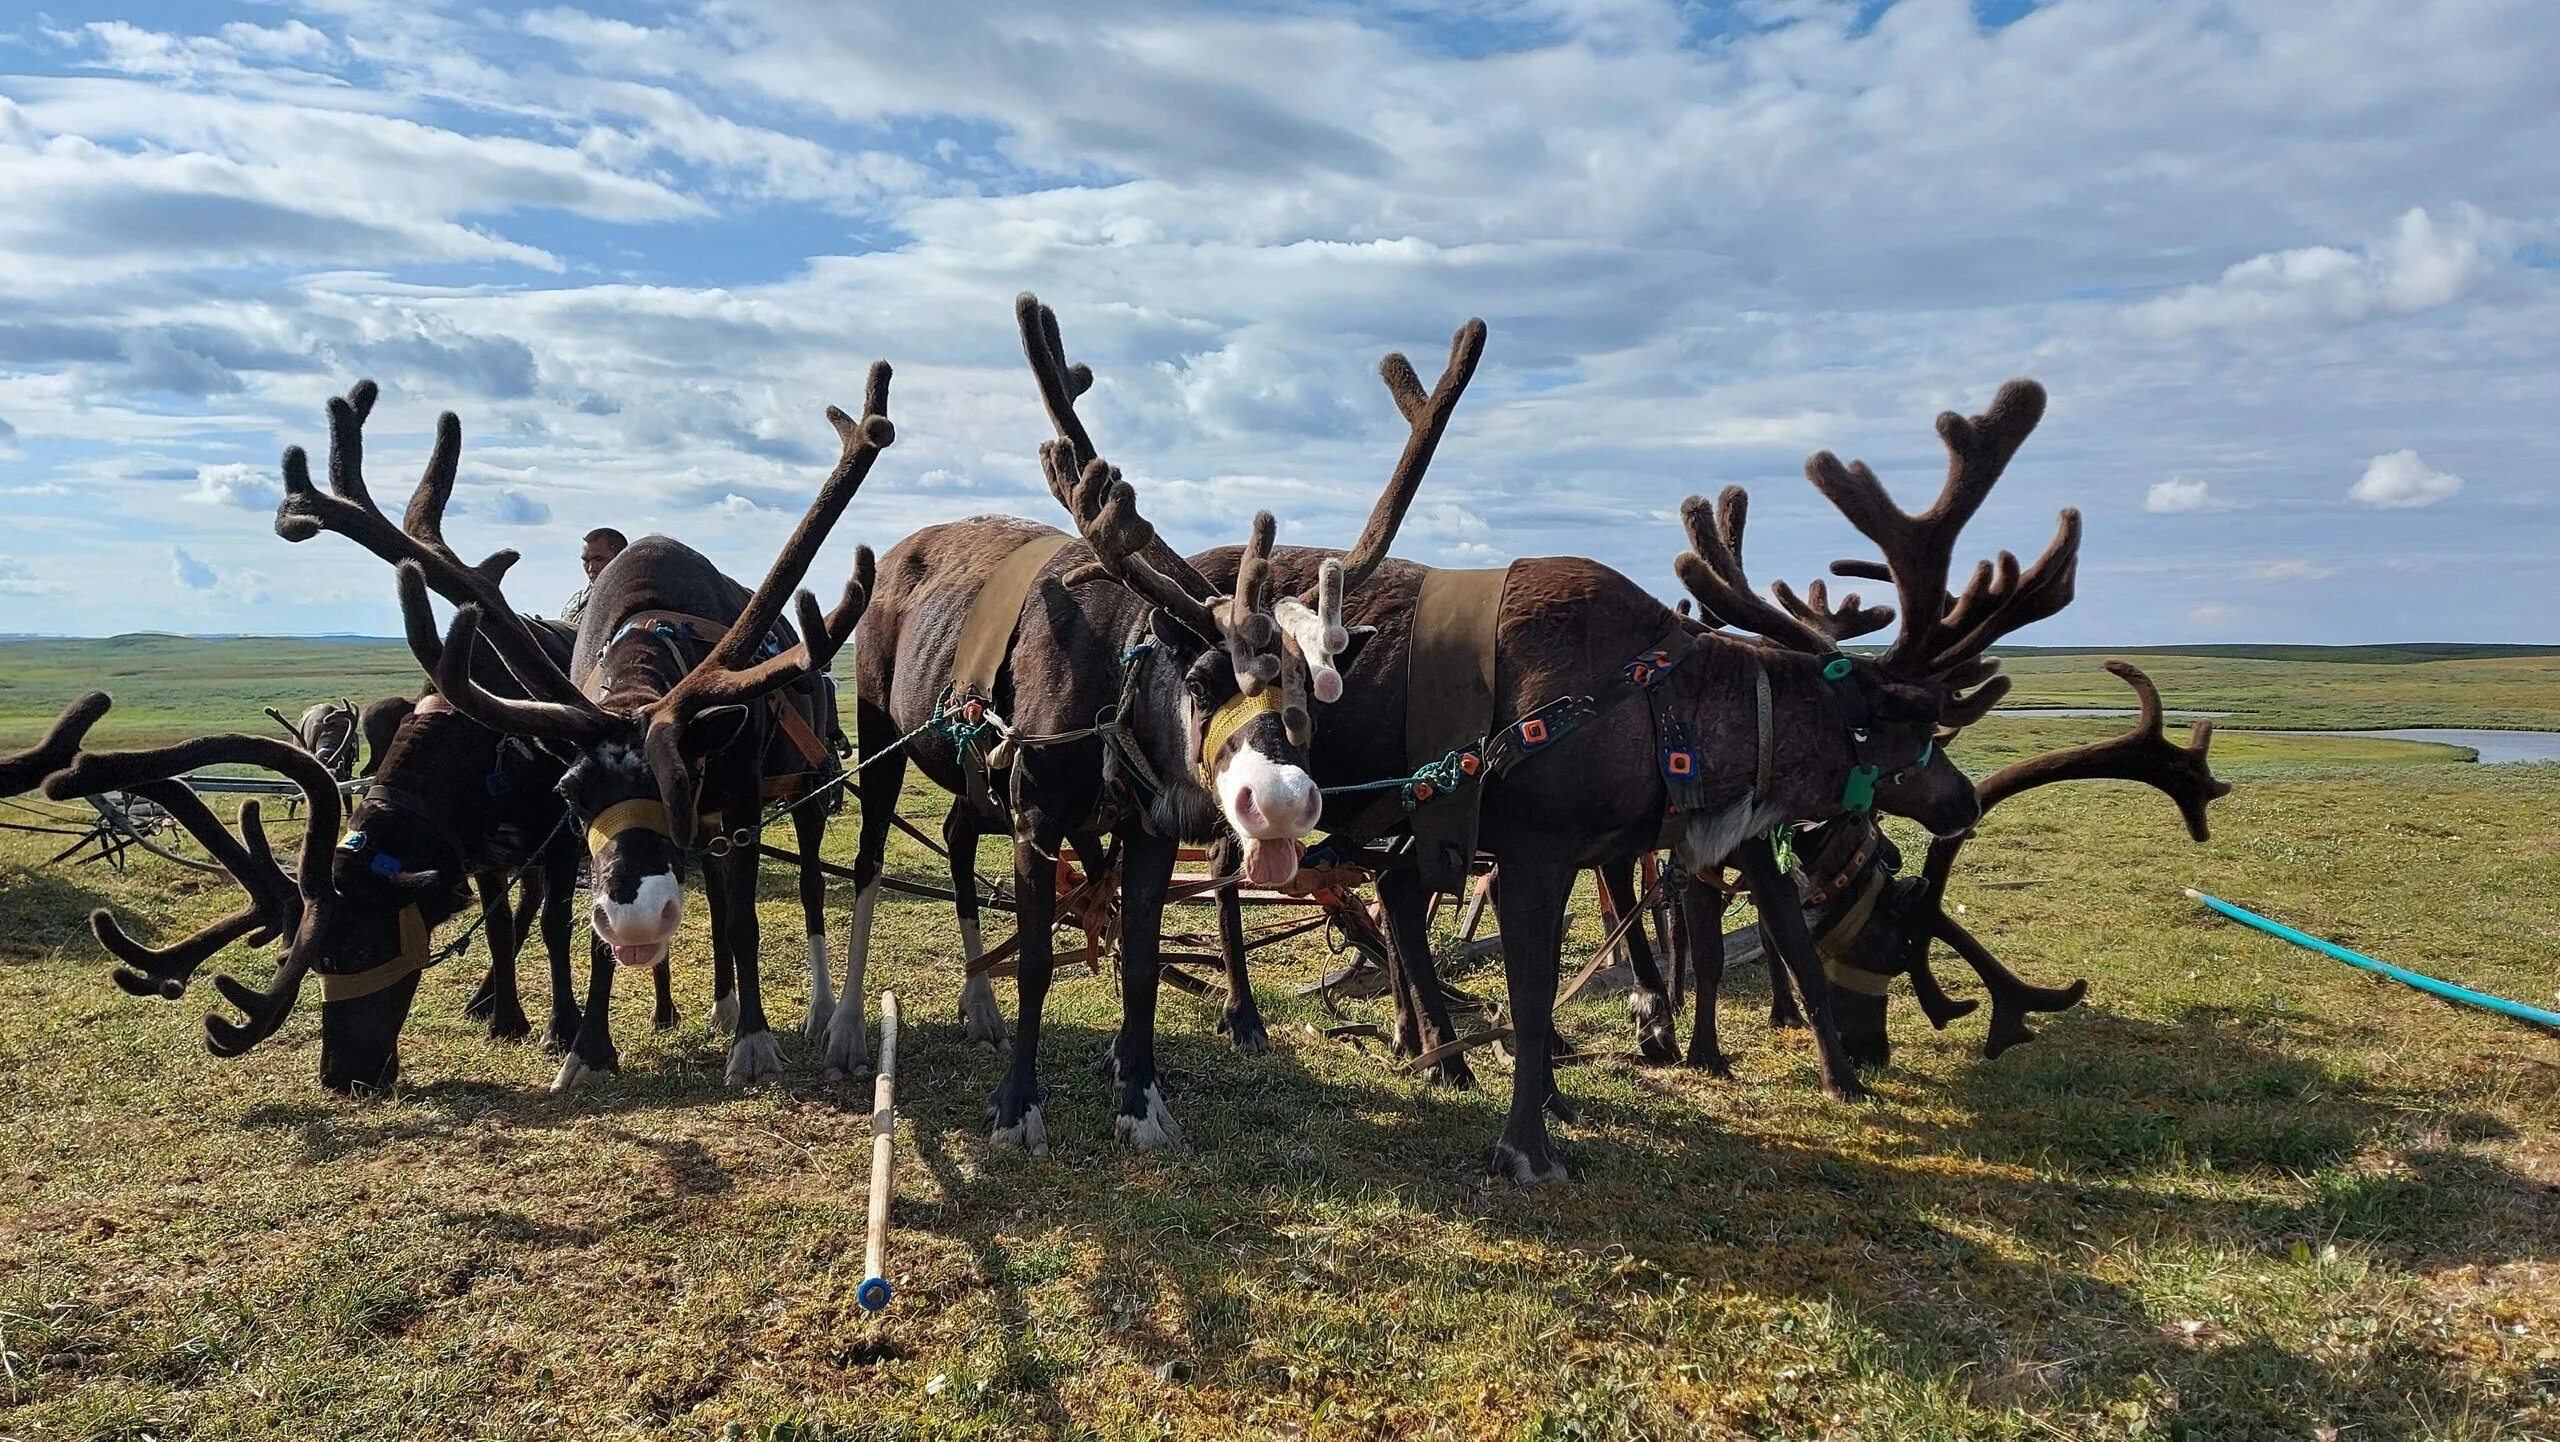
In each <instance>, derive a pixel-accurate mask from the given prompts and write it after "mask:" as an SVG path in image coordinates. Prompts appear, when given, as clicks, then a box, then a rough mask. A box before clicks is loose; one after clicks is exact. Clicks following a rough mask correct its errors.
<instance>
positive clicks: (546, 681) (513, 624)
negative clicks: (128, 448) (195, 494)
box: [276, 380, 590, 708]
mask: <svg viewBox="0 0 2560 1442" xmlns="http://www.w3.org/2000/svg"><path fill="white" fill-rule="evenodd" d="M379 394H380V389H379V387H377V386H375V385H374V383H373V382H372V381H370V380H362V381H358V382H356V384H355V385H354V387H353V388H352V389H350V390H349V391H348V392H347V393H346V395H344V396H332V397H330V398H329V489H328V490H327V491H326V492H323V491H321V490H319V489H318V488H317V487H315V486H313V485H312V484H311V461H310V458H309V456H307V455H306V454H305V453H304V452H303V449H302V447H300V446H289V447H287V448H286V449H285V453H284V500H283V501H281V502H280V503H278V504H277V506H276V534H277V535H279V536H282V537H284V538H285V539H286V540H288V541H295V542H301V541H307V540H310V539H311V538H312V537H314V536H317V535H319V534H320V533H321V532H323V531H334V532H336V533H338V534H339V535H342V536H345V537H346V538H347V539H349V540H351V541H353V542H355V543H356V544H357V545H359V546H362V547H364V548H365V549H366V550H367V551H370V552H372V553H373V554H374V555H376V556H378V557H380V558H381V559H383V560H385V561H388V562H390V563H391V564H392V565H394V566H398V565H401V564H403V563H412V564H415V565H416V566H417V567H418V568H419V570H420V572H421V574H423V575H424V577H425V578H426V581H427V584H428V585H429V586H431V587H433V588H434V589H435V591H436V593H437V594H438V595H441V596H443V597H444V598H445V599H446V600H447V601H450V602H452V603H453V604H455V605H457V606H463V605H477V606H480V607H482V608H483V609H484V611H486V612H488V613H489V614H490V616H491V618H492V619H491V622H490V624H489V625H488V626H487V628H486V634H487V637H488V640H489V643H490V646H491V648H492V649H493V650H495V651H496V652H497V654H498V655H499V657H500V658H501V659H502V660H504V661H505V662H506V665H507V669H508V670H510V671H511V672H513V673H514V674H515V677H516V680H517V681H518V683H519V684H521V685H522V686H524V688H525V689H526V692H527V693H528V694H529V695H531V696H533V697H535V698H536V699H538V700H544V701H550V702H553V703H555V704H559V705H564V706H569V707H573V708H574V707H578V706H581V705H588V704H590V703H588V702H587V700H586V697H585V696H584V695H583V694H581V693H580V692H579V690H578V688H577V687H576V686H574V685H572V684H571V683H570V681H569V678H568V676H567V675H566V674H565V673H564V672H562V671H561V669H560V667H559V664H558V663H557V662H555V661H553V660H552V659H551V657H550V655H549V653H547V652H545V651H544V650H543V648H542V643H541V641H540V639H539V638H538V637H536V636H535V635H534V633H533V630H532V628H531V627H530V626H529V625H527V624H526V623H525V621H524V619H523V618H522V617H520V616H517V615H516V614H515V612H514V611H513V610H512V609H511V608H510V607H509V606H508V605H507V600H506V594H505V592H504V590H503V588H502V586H501V583H502V582H503V581H504V580H505V578H506V574H507V570H508V568H509V567H512V566H513V565H515V563H516V560H517V556H516V553H515V552H514V551H512V550H499V551H495V552H492V553H491V554H490V555H489V556H488V558H487V559H485V560H483V561H481V562H480V563H479V564H478V565H471V564H468V563H466V562H465V561H464V560H463V559H462V558H461V557H460V556H459V555H457V554H455V552H454V550H453V547H452V546H450V545H448V544H447V543H446V541H445V538H444V509H445V505H446V503H447V502H448V501H450V500H452V499H453V483H454V478H455V475H456V474H457V472H458V471H459V470H460V467H461V464H462V420H461V418H460V417H459V416H456V415H455V414H454V413H453V412H451V411H446V412H444V413H443V414H442V415H440V416H438V417H437V418H436V440H435V447H434V449H433V450H432V451H430V452H429V453H428V456H427V466H426V470H425V471H424V472H423V473H421V475H420V476H419V478H418V485H417V489H416V490H415V491H414V492H412V493H411V495H410V497H409V505H408V509H407V511H406V512H404V513H403V515H402V517H401V522H400V524H399V525H397V526H395V525H393V524H392V523H391V520H390V518H389V517H387V516H385V515H384V514H383V513H382V508H381V507H380V506H379V505H377V504H375V502H374V499H373V492H372V490H371V488H370V487H369V486H368V485H367V483H366V481H365V476H364V423H365V421H366V419H367V418H368V417H370V416H371V415H372V414H373V405H374V401H375V399H376V398H377V397H378V395H379Z"/></svg>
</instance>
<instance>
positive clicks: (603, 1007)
mask: <svg viewBox="0 0 2560 1442" xmlns="http://www.w3.org/2000/svg"><path fill="white" fill-rule="evenodd" d="M613 970H614V967H613V948H611V947H609V946H606V945H605V944H604V941H603V939H602V938H600V937H598V936H596V935H595V934H594V933H593V932H592V931H590V932H589V933H588V934H587V1014H586V1016H584V1017H583V1018H581V1019H580V1020H579V1023H578V1036H577V1039H576V1040H575V1041H572V1042H571V1043H569V1054H568V1055H567V1056H565V1057H562V1058H561V1059H560V1074H559V1075H558V1076H556V1077H554V1078H552V1080H551V1089H552V1090H553V1091H555V1092H559V1091H567V1090H568V1089H570V1088H571V1087H574V1086H577V1085H578V1084H579V1083H581V1082H585V1081H588V1080H591V1079H593V1078H595V1077H600V1076H602V1075H604V1074H605V1073H606V1072H609V1071H620V1070H622V1054H621V1053H620V1052H618V1051H616V1050H614V1046H613V1020H612V1010H613Z"/></svg>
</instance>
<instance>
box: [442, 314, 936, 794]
mask: <svg viewBox="0 0 2560 1442" xmlns="http://www.w3.org/2000/svg"><path fill="white" fill-rule="evenodd" d="M889 377H890V371H889V363H888V362H887V361H876V362H874V363H873V364H872V367H871V373H870V376H869V378H868V380H867V382H866V383H865V385H864V388H863V397H864V398H863V413H862V417H861V419H859V420H856V419H855V418H853V417H851V416H848V415H846V414H845V413H844V412H843V411H842V410H839V409H837V408H836V407H834V406H829V407H827V420H828V422H829V423H830V424H832V425H833V426H834V427H835V430H836V436H837V439H838V441H839V442H840V443H841V446H842V450H841V451H840V453H839V454H838V456H837V458H836V464H835V467H834V469H833V470H831V471H829V472H828V474H827V477H826V479H825V480H824V481H822V482H820V484H819V486H818V493H817V495H816V496H815V497H814V498H813V499H812V500H811V501H810V503H809V508H808V510H807V511H805V512H804V513H803V514H802V515H801V517H800V523H799V525H798V526H796V527H794V528H793V530H792V533H791V536H790V539H789V540H787V541H785V542H784V543H783V547H782V550H781V552H780V554H778V555H777V556H775V558H774V561H773V565H772V567H771V568H770V569H769V570H767V571H766V573H765V577H764V580H763V582H762V583H761V584H760V585H758V586H757V587H756V589H755V591H754V593H753V594H752V595H750V596H749V597H748V598H747V604H746V606H745V608H744V609H742V610H741V611H740V612H739V613H738V618H737V619H736V620H734V621H732V622H731V623H730V624H729V628H728V630H727V631H726V632H725V633H723V634H722V636H721V638H720V640H719V642H718V643H717V644H716V645H714V646H713V647H712V649H711V652H710V654H709V655H707V656H705V657H704V658H703V659H702V660H701V661H700V662H698V663H696V664H695V666H694V667H693V669H692V670H691V671H689V672H687V673H686V674H685V676H684V677H683V679H681V680H679V681H678V682H677V683H676V684H675V685H674V686H673V687H671V688H669V690H668V691H667V692H666V693H665V694H664V695H662V696H660V697H658V698H657V699H656V700H655V701H654V702H652V703H651V704H650V708H649V713H648V714H649V718H650V724H651V725H653V726H655V725H659V724H667V725H673V726H676V727H681V726H682V725H684V723H686V722H687V721H689V720H691V719H692V718H693V717H695V716H697V715H699V714H700V713H702V712H703V711H705V710H707V709H709V708H711V707H713V706H725V705H741V704H744V703H746V702H748V701H752V700H754V699H756V698H758V697H760V696H763V695H764V694H765V693H767V692H769V691H774V690H777V689H779V688H781V687H784V686H787V685H790V684H791V683H792V682H794V681H797V680H799V679H800V678H801V677H802V676H805V675H807V674H808V673H810V672H812V671H816V670H821V669H823V668H824V667H825V666H826V665H827V663H828V662H829V661H831V660H833V659H834V657H835V654H836V652H837V651H838V650H840V649H841V648H842V647H843V645H844V643H845V641H846V640H847V639H848V638H849V637H851V636H852V634H853V628H854V624H855V623H856V622H857V621H859V620H861V618H862V612H863V610H864V609H865V607H866V606H867V605H868V604H869V601H870V589H871V585H872V581H873V579H874V562H873V559H872V556H871V553H870V551H869V550H868V549H867V548H863V549H858V550H857V552H856V554H855V559H854V574H853V577H852V579H850V580H849V581H848V582H847V583H846V585H845V589H844V594H843V597H842V598H841V599H840V600H839V601H838V602H837V604H836V606H835V608H834V609H833V610H832V611H829V612H826V613H824V614H821V613H820V612H819V610H818V602H817V598H816V597H814V596H811V595H810V594H808V593H807V592H805V591H804V592H801V593H800V594H799V596H798V600H797V605H798V613H799V617H800V631H801V635H800V639H799V641H798V643H797V644H795V645H793V646H791V647H789V648H787V649H786V650H784V651H783V652H781V653H780V654H779V655H776V656H772V657H769V658H767V659H765V660H764V661H761V662H752V663H751V661H752V658H753V657H754V655H755V653H756V651H757V649H758V648H759V647H761V646H762V645H763V644H764V639H765V637H766V635H767V634H769V633H770V632H771V631H772V630H773V626H774V622H775V621H777V620H779V619H780V618H781V615H782V608H783V606H784V604H785V602H786V598H789V597H791V595H792V593H793V588H795V587H797V586H798V585H799V584H800V579H801V577H803V576H805V575H806V574H808V570H809V565H810V563H811V562H812V561H814V560H815V559H816V558H817V554H818V550H819V548H820V547H821V546H823V545H824V544H825V543H826V538H827V534H828V532H829V531H831V530H833V529H834V527H835V523H836V521H837V519H838V518H839V517H841V516H842V515H843V514H844V510H845V507H846V506H848V505H850V504H852V501H853V498H854V495H855V493H856V492H858V491H860V490H861V489H862V483H863V481H864V479H865V478H866V477H868V476H869V475H870V473H871V466H872V463H873V462H874V461H876V460H878V459H879V457H880V452H882V451H883V450H886V449H887V448H888V447H889V445H890V443H891V442H893V441H895V440H896V439H897V428H896V427H895V426H893V425H891V424H890V422H889V416H888V408H889ZM408 569H409V566H408V563H406V562H404V563H403V567H402V570H403V580H402V582H401V587H400V602H401V611H402V616H403V620H404V622H405V626H406V631H407V634H408V637H409V645H410V650H411V651H412V652H413V653H415V654H416V655H417V656H418V658H419V660H420V662H421V663H423V664H432V665H433V666H434V668H435V678H436V689H437V690H438V691H440V692H442V693H443V694H444V697H445V699H446V700H447V701H450V702H451V703H452V704H453V708H454V709H455V710H457V711H460V712H461V713H462V714H464V715H465V716H468V717H470V718H471V719H472V720H474V721H477V722H479V723H480V724H482V725H484V726H487V727H489V728H490V729H492V730H496V731H504V732H509V733H512V734H516V735H527V736H546V737H551V738H554V739H558V740H563V741H567V742H570V743H571V744H585V743H587V742H589V741H592V740H594V739H596V738H597V737H599V736H601V735H603V734H605V733H606V731H607V730H608V728H610V727H611V726H612V725H613V724H614V723H613V719H612V718H611V717H610V716H608V715H607V714H606V713H605V711H604V709H603V708H602V707H601V706H599V705H597V704H596V702H595V701H594V700H592V699H590V698H589V697H588V696H587V695H586V694H585V693H584V692H582V691H580V690H578V689H577V687H576V686H575V685H573V684H571V683H570V681H569V679H568V677H567V675H566V674H565V673H563V672H562V671H560V669H559V668H558V666H557V665H556V664H555V663H553V662H552V661H551V659H550V657H549V656H548V654H546V653H543V652H542V651H541V648H540V646H539V644H538V643H535V644H532V650H533V651H534V652H535V655H536V657H537V658H538V659H539V661H540V663H541V665H542V667H543V668H545V669H546V670H547V671H548V674H549V676H550V677H552V678H557V684H556V686H553V685H544V686H540V687H537V686H533V685H531V684H528V687H527V689H528V690H532V691H535V692H536V694H535V695H533V696H531V697H530V698H527V699H518V698H515V697H510V696H500V695H497V694H495V693H494V692H491V691H490V690H488V689H487V688H486V687H484V686H482V685H480V684H479V683H478V682H477V681H476V680H474V679H473V677H472V674H471V654H472V651H471V643H472V642H473V641H474V640H477V639H478V638H479V637H480V636H482V635H483V634H487V633H488V629H489V628H494V630H495V634H496V635H500V636H503V635H506V634H508V633H509V632H511V631H520V632H523V633H524V634H525V635H526V637H527V638H528V641H530V637H531V631H530V628H529V627H528V626H527V624H526V623H525V621H524V620H523V618H521V617H519V616H517V615H516V614H515V613H514V612H513V611H510V610H508V609H507V608H506V606H505V604H504V598H503V597H500V598H498V600H497V602H496V603H495V604H490V603H484V602H478V601H475V602H472V603H469V604H465V605H461V606H458V607H457V608H456V609H455V611H454V616H453V623H452V626H451V627H450V629H449V630H447V632H446V633H445V639H444V641H443V643H442V644H441V645H440V646H439V645H437V644H436V643H435V642H434V641H433V639H432V638H433V632H434V620H433V617H432V615H430V614H428V613H427V609H426V586H427V585H428V584H432V580H433V572H432V571H431V570H430V571H424V572H422V573H421V575H420V576H419V577H418V579H417V580H415V581H412V580H409V579H407V571H408ZM509 664H510V666H511V667H513V668H514V669H516V671H517V674H518V676H519V677H520V678H522V677H523V675H524V669H523V667H520V666H515V663H514V659H513V655H512V653H511V652H510V653H509ZM544 691H549V692H551V693H552V694H549V695H544V694H541V693H542V692H544ZM690 815H691V811H690V809H689V808H684V809H681V810H680V811H679V813H678V814H677V816H676V820H675V832H676V839H677V840H678V842H679V843H682V842H684V841H685V840H686V839H687V838H688V837H689V835H690V828H691V823H690V820H689V817H690Z"/></svg>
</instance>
